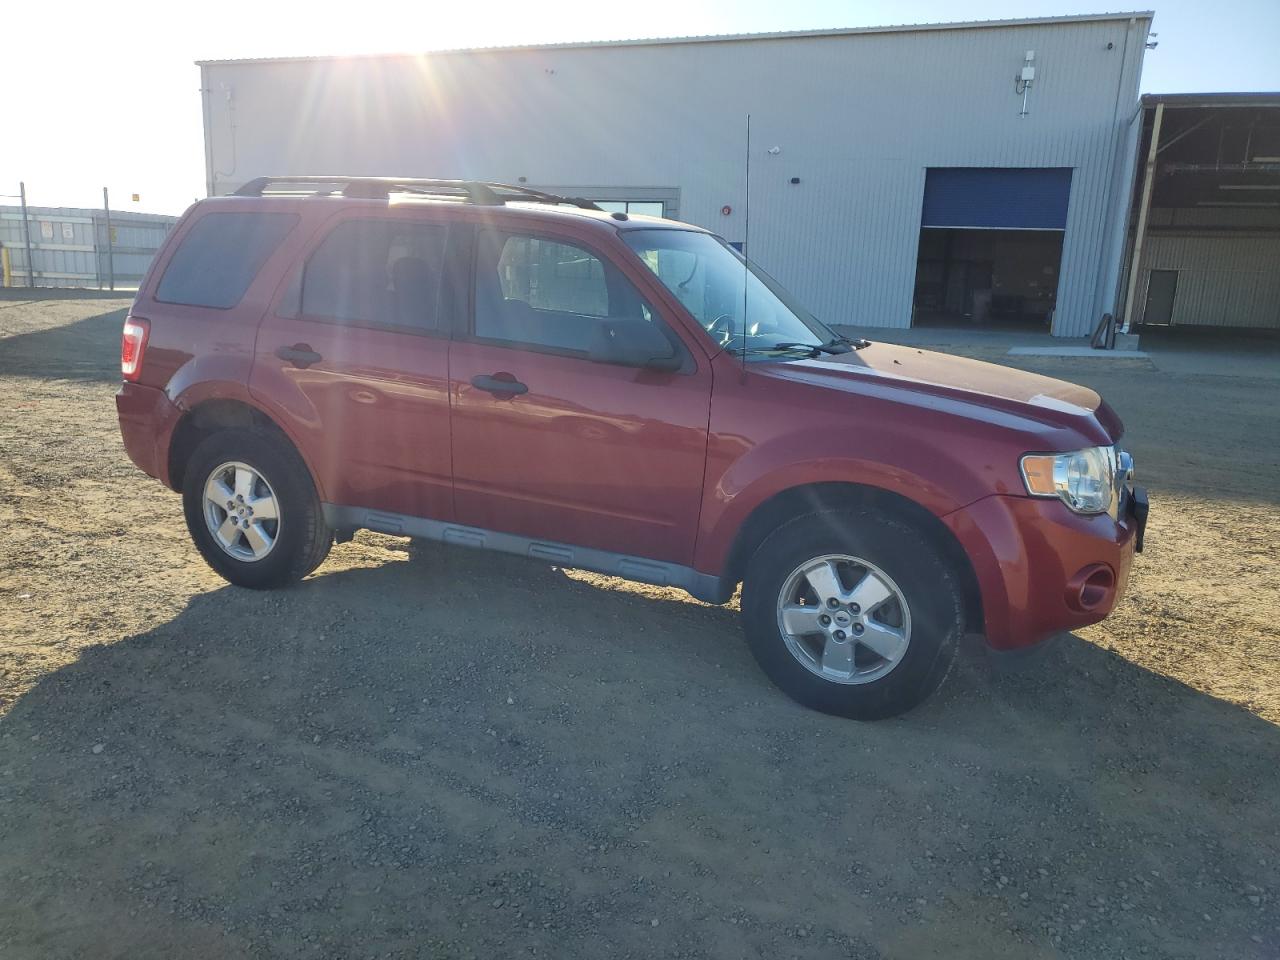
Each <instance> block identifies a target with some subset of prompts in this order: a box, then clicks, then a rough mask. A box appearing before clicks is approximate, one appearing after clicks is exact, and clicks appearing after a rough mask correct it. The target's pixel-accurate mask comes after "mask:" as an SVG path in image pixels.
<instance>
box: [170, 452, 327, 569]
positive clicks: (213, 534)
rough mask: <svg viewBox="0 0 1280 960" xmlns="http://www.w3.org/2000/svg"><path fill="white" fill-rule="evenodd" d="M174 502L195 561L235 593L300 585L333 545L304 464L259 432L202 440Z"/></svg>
mask: <svg viewBox="0 0 1280 960" xmlns="http://www.w3.org/2000/svg"><path fill="white" fill-rule="evenodd" d="M182 502H183V510H184V512H185V514H186V518H187V529H188V530H190V532H191V539H192V540H193V541H194V542H195V545H196V547H197V548H198V549H199V551H200V554H201V555H202V556H203V557H204V559H205V561H206V562H207V563H208V564H209V566H211V567H212V568H213V569H214V571H216V572H217V573H218V574H220V575H221V576H222V577H223V578H224V579H226V580H228V581H230V582H231V583H234V584H236V585H237V586H241V587H251V588H254V589H266V588H268V587H278V586H283V585H284V584H286V583H290V582H292V581H294V580H301V579H302V578H303V577H305V576H306V575H307V574H308V573H310V572H311V571H312V570H314V569H315V568H316V567H318V566H320V564H321V562H323V560H324V558H325V556H326V555H327V554H328V552H329V547H330V545H331V544H332V543H333V531H331V530H330V529H329V527H328V526H327V525H326V524H325V521H324V514H323V512H322V511H321V508H320V500H319V498H318V497H317V496H316V489H315V485H314V484H313V483H312V482H311V475H310V473H309V472H308V470H307V468H306V465H305V464H303V462H302V460H301V458H299V457H298V455H297V454H296V453H295V452H294V451H293V449H292V448H291V447H290V446H288V444H287V443H284V442H281V441H280V440H277V439H274V438H271V437H268V436H265V435H263V434H261V433H251V432H249V431H246V430H224V431H222V432H219V433H215V434H213V435H212V436H210V437H208V438H207V439H205V440H204V441H202V442H201V443H200V445H199V446H197V447H196V449H195V451H194V452H193V453H192V454H191V459H190V461H189V462H188V463H187V467H186V471H185V474H184V481H183V485H182Z"/></svg>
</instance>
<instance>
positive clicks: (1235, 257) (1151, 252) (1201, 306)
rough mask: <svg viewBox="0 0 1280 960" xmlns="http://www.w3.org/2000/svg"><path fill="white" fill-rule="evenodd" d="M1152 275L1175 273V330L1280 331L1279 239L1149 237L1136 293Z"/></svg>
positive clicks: (1251, 237)
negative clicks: (1235, 329) (1176, 275)
mask: <svg viewBox="0 0 1280 960" xmlns="http://www.w3.org/2000/svg"><path fill="white" fill-rule="evenodd" d="M1152 270H1177V271H1178V288H1177V291H1176V292H1175V294H1174V298H1173V324H1174V325H1175V326H1190V325H1197V326H1210V327H1225V326H1232V327H1271V328H1275V327H1280V236H1270V237H1264V236H1243V237H1225V236H1206V235H1200V236H1195V235H1186V236H1170V235H1168V234H1159V233H1156V234H1151V235H1150V236H1148V237H1147V245H1146V250H1144V251H1143V255H1142V276H1141V278H1140V279H1139V283H1140V284H1141V285H1140V286H1139V287H1138V290H1139V292H1142V291H1145V290H1146V289H1147V280H1148V279H1149V277H1150V275H1151V271H1152Z"/></svg>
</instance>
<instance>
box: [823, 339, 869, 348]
mask: <svg viewBox="0 0 1280 960" xmlns="http://www.w3.org/2000/svg"><path fill="white" fill-rule="evenodd" d="M837 343H846V344H848V345H849V348H850V349H852V350H861V349H862V348H863V347H869V346H871V341H870V340H864V339H863V338H862V337H859V338H858V339H857V340H850V339H849V338H848V337H839V336H838V337H836V338H835V339H834V340H831V341H829V342H828V344H827V345H828V346H832V345H834V344H837Z"/></svg>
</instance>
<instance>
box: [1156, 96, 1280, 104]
mask: <svg viewBox="0 0 1280 960" xmlns="http://www.w3.org/2000/svg"><path fill="white" fill-rule="evenodd" d="M1157 103H1163V104H1164V105H1165V106H1166V107H1280V93H1144V94H1143V95H1142V105H1143V106H1144V107H1154V106H1155V105H1156V104H1157Z"/></svg>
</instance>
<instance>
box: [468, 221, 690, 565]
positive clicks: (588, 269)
mask: <svg viewBox="0 0 1280 960" xmlns="http://www.w3.org/2000/svg"><path fill="white" fill-rule="evenodd" d="M473 301H474V307H473V316H472V323H471V325H470V327H469V330H468V335H466V336H464V337H460V338H459V339H456V340H455V341H454V343H453V346H452V350H451V356H450V373H451V394H452V401H453V470H454V501H455V505H456V509H457V519H458V520H459V521H460V522H462V523H464V524H468V525H470V526H475V527H481V528H484V529H487V530H497V531H501V532H504V533H511V534H516V535H518V536H523V537H529V538H537V539H541V540H550V541H557V542H561V543H568V544H573V545H576V546H584V547H592V548H595V549H599V550H608V551H611V552H614V553H621V554H627V555H630V556H638V557H645V558H649V559H654V560H663V561H667V562H671V563H678V564H684V565H688V564H690V563H691V560H692V556H693V545H694V538H695V533H696V530H697V521H698V510H699V506H700V504H701V490H702V478H703V469H704V466H705V461H706V448H707V417H708V410H709V406H710V400H711V371H710V368H709V367H708V365H707V362H706V359H705V357H702V356H695V354H694V353H693V352H692V351H690V350H689V348H688V347H687V346H686V345H685V344H683V343H682V342H681V341H680V339H679V338H678V337H677V336H676V334H675V333H674V331H672V330H671V328H670V327H669V326H667V325H666V324H665V323H664V322H663V320H662V318H661V317H660V316H659V315H658V313H657V311H656V310H655V309H654V308H653V307H651V306H650V305H649V304H648V303H647V302H646V301H645V300H644V298H643V297H642V296H641V295H640V294H639V292H638V291H637V289H636V286H635V285H634V284H633V283H632V282H631V280H629V279H628V278H627V277H626V276H625V275H624V272H623V271H622V270H621V269H619V268H618V267H617V266H616V265H615V264H614V263H612V262H611V261H610V259H609V257H608V255H607V254H603V253H599V252H597V251H596V250H593V249H591V248H589V247H588V246H587V245H585V244H583V243H581V242H578V241H576V240H573V239H570V238H569V237H565V236H553V235H545V234H544V235H533V234H526V233H520V232H507V231H501V230H498V229H484V230H481V231H480V234H479V237H478V238H477V243H476V266H475V291H474V297H473ZM618 323H653V324H658V325H660V329H661V330H662V331H663V333H664V334H665V335H666V337H667V339H668V340H669V341H670V343H671V348H672V352H673V354H674V355H678V356H680V357H682V359H683V366H682V367H681V369H679V370H677V371H659V370H651V369H641V368H637V367H631V366H621V365H616V364H611V363H603V362H596V361H593V360H591V359H589V354H590V353H591V345H592V344H593V343H594V342H596V337H597V335H598V334H599V331H600V330H601V329H602V328H603V327H604V326H607V325H609V324H618Z"/></svg>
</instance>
